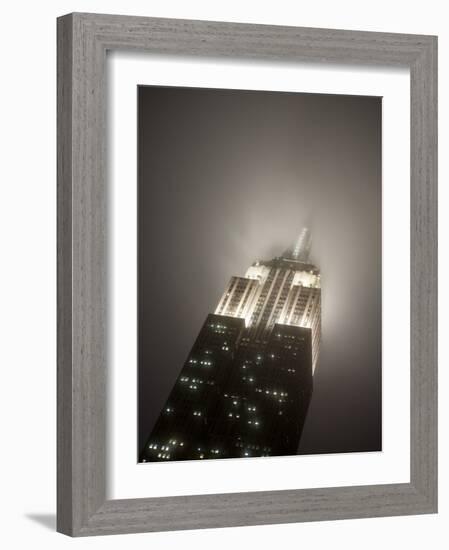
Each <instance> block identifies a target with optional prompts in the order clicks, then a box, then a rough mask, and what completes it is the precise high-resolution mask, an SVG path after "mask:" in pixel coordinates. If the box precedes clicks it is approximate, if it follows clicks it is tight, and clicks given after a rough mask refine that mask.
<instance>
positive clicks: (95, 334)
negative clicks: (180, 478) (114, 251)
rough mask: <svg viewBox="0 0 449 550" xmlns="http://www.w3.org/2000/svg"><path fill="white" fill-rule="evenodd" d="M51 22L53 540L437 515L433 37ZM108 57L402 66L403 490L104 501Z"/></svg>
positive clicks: (154, 22)
mask: <svg viewBox="0 0 449 550" xmlns="http://www.w3.org/2000/svg"><path fill="white" fill-rule="evenodd" d="M57 24H58V447H57V448H58V489H57V499H58V504H57V530H58V531H59V532H61V533H65V534H67V535H71V536H85V535H101V534H115V533H132V532H142V531H163V530H178V529H194V528H211V527H230V526H238V525H261V524H268V523H288V522H301V521H317V520H332V519H344V518H363V517H374V516H394V515H404V514H425V513H434V512H436V511H437V38H436V37H434V36H421V35H406V34H390V33H378V32H358V31H345V30H328V29H310V28H296V27H278V26H267V25H248V24H236V23H215V22H208V21H185V20H172V19H153V18H144V17H128V16H118V15H98V14H82V13H74V14H70V15H66V16H63V17H61V18H59V19H58V23H57ZM108 50H135V51H139V52H152V53H171V54H177V55H178V54H179V55H180V54H189V55H195V56H216V57H217V56H218V57H234V58H235V57H237V58H238V57H240V58H243V57H245V58H257V59H271V60H275V61H276V60H278V61H285V60H288V61H313V62H327V63H339V64H341V63H356V64H359V65H360V64H362V65H364V64H366V65H368V64H369V65H372V64H377V65H390V66H405V67H408V68H409V69H410V75H411V88H410V94H411V140H410V147H411V151H410V158H411V182H410V186H411V187H410V190H411V225H410V231H411V235H410V236H411V265H410V269H411V296H410V300H411V363H410V369H411V410H410V419H411V425H410V436H411V439H410V441H411V449H410V456H411V465H410V467H411V470H410V472H411V473H410V483H401V484H386V485H367V486H349V487H335V488H316V489H300V490H281V491H263V492H249V493H248V492H243V493H231V494H221V495H218V494H212V495H195V496H179V497H178V496H177V497H164V498H144V499H129V500H107V499H106V473H105V465H106V443H105V439H106V412H105V411H106V392H105V384H106V373H107V365H108V354H107V346H106V326H107V285H106V284H105V281H107V277H106V275H107V238H108V234H107V223H108V220H107V186H106V146H105V142H106V139H105V136H106V100H105V96H106V87H107V85H106V78H105V67H106V52H107V51H108Z"/></svg>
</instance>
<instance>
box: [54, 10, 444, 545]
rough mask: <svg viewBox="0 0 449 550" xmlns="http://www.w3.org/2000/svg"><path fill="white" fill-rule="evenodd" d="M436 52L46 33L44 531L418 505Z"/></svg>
mask: <svg viewBox="0 0 449 550" xmlns="http://www.w3.org/2000/svg"><path fill="white" fill-rule="evenodd" d="M436 211H437V39H436V37H433V36H422V35H404V34H387V33H372V32H360V31H344V30H329V29H308V28H297V27H275V26H266V25H248V24H234V23H232V24H231V23H215V22H207V21H185V20H170V19H153V18H143V17H128V16H117V15H99V14H79V13H75V14H70V15H67V16H63V17H61V18H59V19H58V510H57V528H58V531H60V532H62V533H65V534H68V535H71V536H88V535H100V534H116V533H131V532H143V531H162V530H178V529H194V528H211V527H228V526H238V525H261V524H267V523H287V522H300V521H316V520H330V519H344V518H361V517H375V516H392V515H405V514H423V513H435V512H436V511H437V351H436V350H437V345H436V342H437V269H436V262H437V215H436Z"/></svg>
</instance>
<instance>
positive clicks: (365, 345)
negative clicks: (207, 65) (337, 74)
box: [137, 86, 382, 463]
mask: <svg viewBox="0 0 449 550" xmlns="http://www.w3.org/2000/svg"><path fill="white" fill-rule="evenodd" d="M137 93H138V449H137V459H138V462H139V463H152V462H170V461H182V460H212V459H213V460H215V459H228V458H239V459H248V458H252V459H254V458H259V457H260V458H259V459H263V460H265V459H269V457H276V456H293V455H310V454H322V453H350V452H376V451H381V450H382V384H381V382H382V287H381V282H382V261H381V260H382V164H381V159H382V98H380V97H375V96H349V95H331V94H310V93H307V94H305V93H296V92H277V91H253V90H234V89H206V88H186V87H165V86H139V87H138V91H137ZM262 457H263V458H262Z"/></svg>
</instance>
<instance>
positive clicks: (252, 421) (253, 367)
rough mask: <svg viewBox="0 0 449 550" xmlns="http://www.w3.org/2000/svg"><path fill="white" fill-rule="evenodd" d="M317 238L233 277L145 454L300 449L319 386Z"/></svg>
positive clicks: (170, 456)
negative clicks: (312, 253) (313, 258)
mask: <svg viewBox="0 0 449 550" xmlns="http://www.w3.org/2000/svg"><path fill="white" fill-rule="evenodd" d="M310 248H311V235H310V231H309V230H308V229H303V230H302V232H301V233H300V235H299V237H298V239H297V241H296V243H295V244H294V246H292V247H290V248H288V249H287V250H286V251H285V252H284V253H283V254H282V255H281V256H279V257H276V258H274V259H272V260H259V261H256V262H254V263H253V265H251V266H250V267H249V268H248V270H247V272H246V274H245V276H244V277H236V276H234V277H231V280H230V281H229V284H228V286H227V287H226V289H225V291H224V293H223V295H222V297H221V299H220V301H219V303H218V305H217V307H216V309H215V312H214V313H213V314H209V315H208V316H207V318H206V321H205V323H204V325H203V327H202V328H201V331H200V333H199V335H198V337H197V339H196V341H195V343H194V345H193V347H192V350H191V352H190V353H189V355H188V357H187V360H186V362H185V363H184V366H183V368H182V370H181V373H180V375H179V377H178V379H177V380H176V382H175V385H174V387H173V389H172V391H171V393H170V395H169V397H168V400H167V402H166V404H165V406H164V408H163V410H162V411H161V413H160V415H159V418H158V420H157V422H156V424H155V427H154V429H153V431H152V432H151V434H150V437H149V438H148V441H147V443H146V445H145V447H144V449H143V450H142V452H141V455H140V461H142V462H147V461H159V460H192V459H204V458H236V457H246V456H270V455H271V456H272V455H288V454H296V452H297V449H298V445H299V441H300V438H301V433H302V429H303V426H304V422H305V418H306V415H307V410H308V407H309V403H310V398H311V395H312V389H313V373H314V370H315V367H316V364H317V360H318V354H319V345H320V333H321V284H320V273H319V270H318V269H317V267H315V266H314V265H313V264H311V263H310V262H309V252H310Z"/></svg>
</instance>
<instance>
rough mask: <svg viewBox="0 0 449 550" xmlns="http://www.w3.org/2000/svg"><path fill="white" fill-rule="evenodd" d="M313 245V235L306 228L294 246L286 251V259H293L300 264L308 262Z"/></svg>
mask: <svg viewBox="0 0 449 550" xmlns="http://www.w3.org/2000/svg"><path fill="white" fill-rule="evenodd" d="M311 245H312V235H311V234H310V230H309V229H308V228H307V227H304V228H303V229H302V230H301V233H300V234H299V235H298V238H297V239H296V242H295V244H294V246H292V247H291V248H288V249H287V250H286V251H285V253H284V257H288V258H293V259H294V260H299V261H300V262H307V261H309V254H310V247H311Z"/></svg>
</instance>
